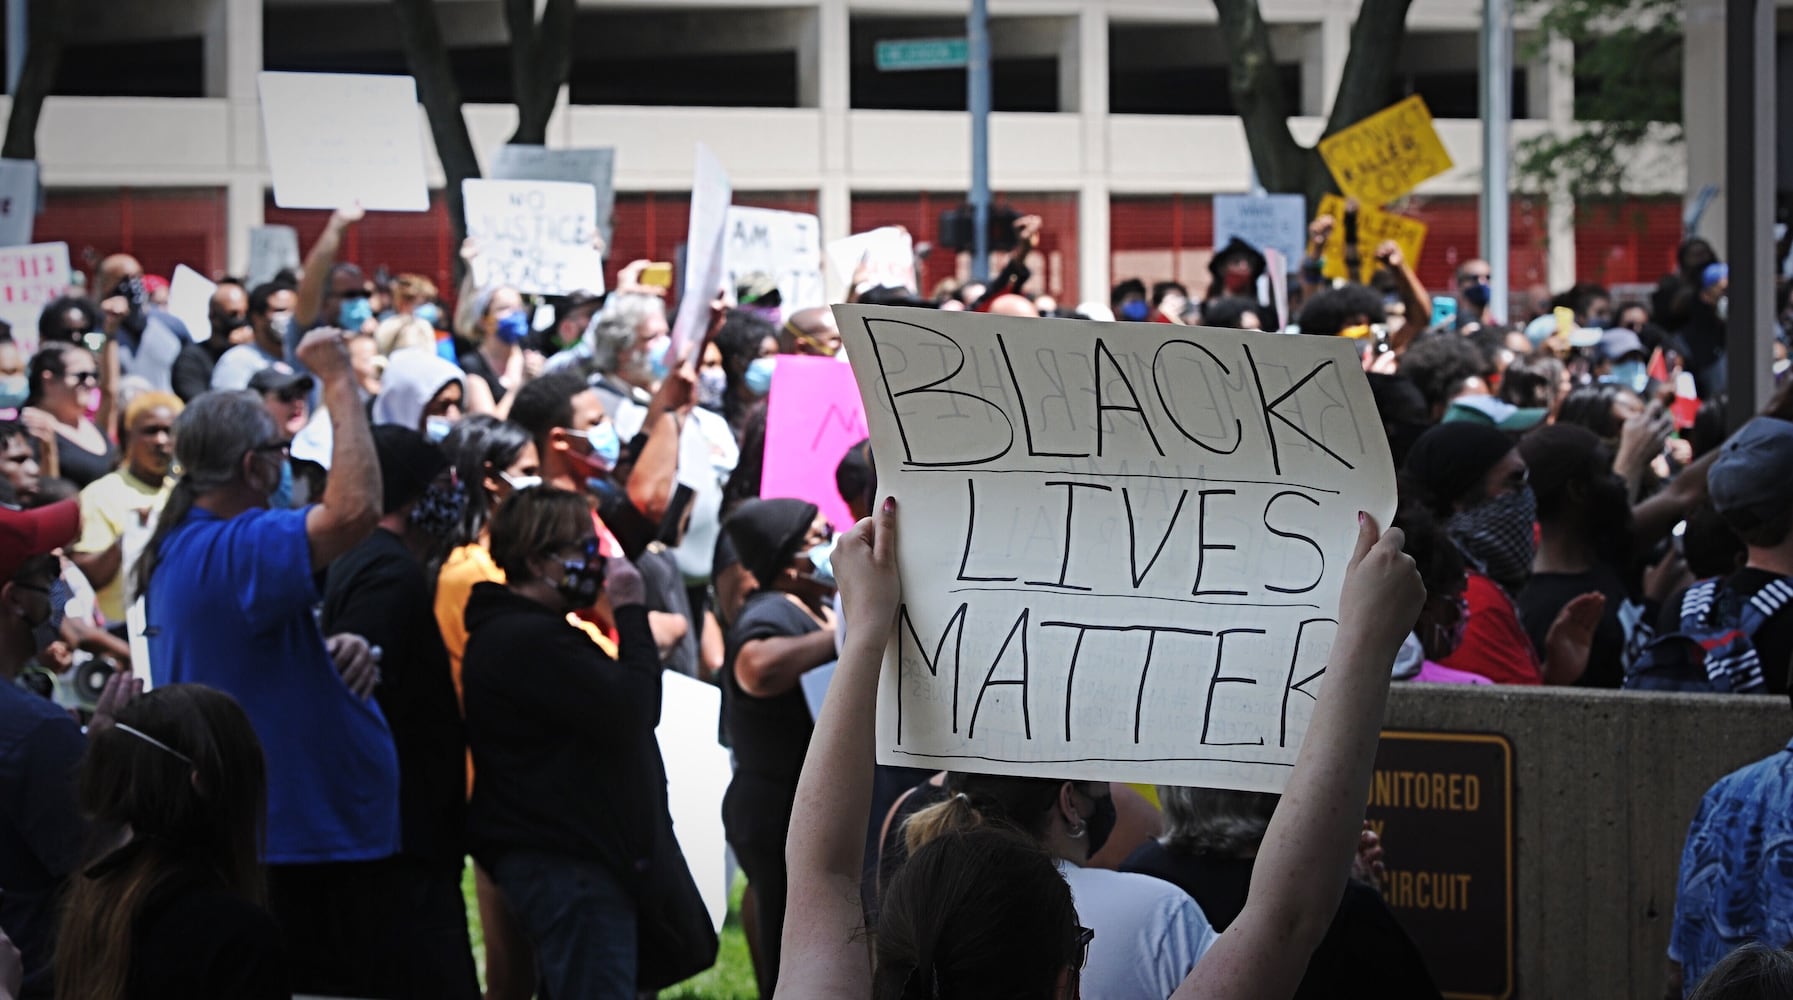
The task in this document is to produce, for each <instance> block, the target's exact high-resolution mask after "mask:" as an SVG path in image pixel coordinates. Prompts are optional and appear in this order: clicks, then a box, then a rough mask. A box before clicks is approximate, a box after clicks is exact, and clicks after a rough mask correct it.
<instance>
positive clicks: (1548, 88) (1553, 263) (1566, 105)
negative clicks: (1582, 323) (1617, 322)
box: [1530, 38, 1576, 292]
mask: <svg viewBox="0 0 1793 1000" xmlns="http://www.w3.org/2000/svg"><path fill="white" fill-rule="evenodd" d="M1539 63H1540V64H1541V69H1542V72H1538V71H1537V70H1534V72H1533V74H1532V79H1533V80H1534V81H1536V82H1535V83H1534V85H1533V86H1532V88H1531V91H1532V93H1533V94H1534V95H1537V94H1540V92H1541V98H1540V97H1533V98H1532V100H1531V101H1530V103H1531V104H1532V105H1533V106H1534V107H1538V106H1539V104H1540V103H1541V104H1542V107H1541V108H1539V110H1541V111H1543V112H1544V113H1543V115H1542V116H1537V115H1535V114H1534V116H1535V117H1543V118H1545V119H1546V120H1547V121H1548V122H1549V123H1550V128H1551V130H1552V131H1554V132H1556V133H1558V134H1559V135H1561V134H1567V133H1568V132H1569V130H1571V129H1573V128H1574V127H1575V44H1574V43H1573V42H1570V41H1567V40H1566V39H1560V38H1559V39H1556V40H1554V41H1552V42H1551V43H1550V44H1549V45H1548V47H1547V51H1546V52H1545V54H1544V58H1543V59H1541V60H1539ZM1549 197H1550V215H1549V224H1548V229H1547V230H1546V233H1547V237H1546V238H1547V240H1548V242H1547V243H1546V247H1547V251H1546V252H1547V257H1546V265H1545V267H1546V274H1547V276H1548V281H1549V282H1550V288H1551V290H1552V291H1559V292H1560V291H1562V290H1563V289H1565V288H1568V287H1569V286H1570V285H1573V284H1575V264H1576V262H1575V202H1574V200H1573V199H1571V198H1570V197H1569V192H1568V191H1567V190H1565V189H1564V187H1563V186H1562V185H1560V184H1559V185H1556V186H1555V187H1553V188H1552V189H1551V191H1550V195H1549Z"/></svg>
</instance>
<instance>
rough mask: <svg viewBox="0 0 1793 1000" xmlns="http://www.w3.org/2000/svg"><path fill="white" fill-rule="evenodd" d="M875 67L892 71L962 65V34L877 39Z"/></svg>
mask: <svg viewBox="0 0 1793 1000" xmlns="http://www.w3.org/2000/svg"><path fill="white" fill-rule="evenodd" d="M876 55H877V63H878V69H879V70H880V71H881V72H885V73H892V72H901V71H904V70H917V69H964V68H965V64H966V63H967V62H968V61H969V57H968V49H967V46H966V43H965V39H963V38H904V39H898V40H896V41H890V42H879V43H878V48H877V53H876Z"/></svg>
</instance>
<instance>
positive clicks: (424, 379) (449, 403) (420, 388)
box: [373, 347, 466, 443]
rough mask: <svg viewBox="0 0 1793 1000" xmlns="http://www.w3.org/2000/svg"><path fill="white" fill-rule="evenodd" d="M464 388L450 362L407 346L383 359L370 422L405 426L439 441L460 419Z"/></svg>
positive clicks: (422, 349) (457, 371)
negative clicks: (384, 369) (382, 373)
mask: <svg viewBox="0 0 1793 1000" xmlns="http://www.w3.org/2000/svg"><path fill="white" fill-rule="evenodd" d="M465 388H466V386H465V382H464V380H463V376H462V373H461V370H460V369H459V368H456V367H455V366H454V364H453V362H449V361H444V360H442V359H441V358H439V357H437V356H436V353H435V352H434V351H430V350H426V349H424V348H421V347H408V348H406V349H404V350H402V351H399V352H397V353H395V354H393V355H392V357H391V358H389V359H387V361H386V372H385V374H384V375H383V376H381V378H380V395H379V397H378V398H377V399H375V400H374V406H373V422H374V423H375V424H397V425H398V426H400V427H408V428H410V429H411V430H414V431H416V432H418V433H419V434H422V435H423V436H424V437H426V438H428V439H429V440H430V442H431V443H436V442H440V441H441V440H442V439H443V438H445V437H447V436H448V432H449V431H450V430H451V429H452V428H453V427H454V425H455V422H456V421H458V420H460V419H461V416H462V414H463V409H462V407H463V400H464V399H465V396H464V395H463V393H464V391H465Z"/></svg>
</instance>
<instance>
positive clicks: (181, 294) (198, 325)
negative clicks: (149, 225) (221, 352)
mask: <svg viewBox="0 0 1793 1000" xmlns="http://www.w3.org/2000/svg"><path fill="white" fill-rule="evenodd" d="M217 290H218V286H217V284H216V283H214V282H213V281H211V280H210V279H209V278H207V277H206V276H205V275H203V274H200V273H199V272H198V271H195V270H193V269H192V268H190V267H188V266H187V265H185V264H176V265H175V266H174V280H173V281H170V282H169V283H168V312H169V313H170V314H172V315H173V316H174V318H175V319H178V320H180V321H181V322H182V323H185V324H187V333H188V334H189V335H190V336H192V338H193V341H194V343H200V344H203V343H205V342H206V341H208V340H210V339H212V294H213V293H215V292H216V291H217Z"/></svg>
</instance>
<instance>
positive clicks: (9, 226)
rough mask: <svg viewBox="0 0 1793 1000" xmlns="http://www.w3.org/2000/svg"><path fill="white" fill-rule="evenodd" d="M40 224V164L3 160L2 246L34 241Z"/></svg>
mask: <svg viewBox="0 0 1793 1000" xmlns="http://www.w3.org/2000/svg"><path fill="white" fill-rule="evenodd" d="M36 222H37V161H36V160H0V247H16V246H24V245H25V244H27V243H30V242H31V228H32V226H33V225H34V224H35V223H36Z"/></svg>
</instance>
